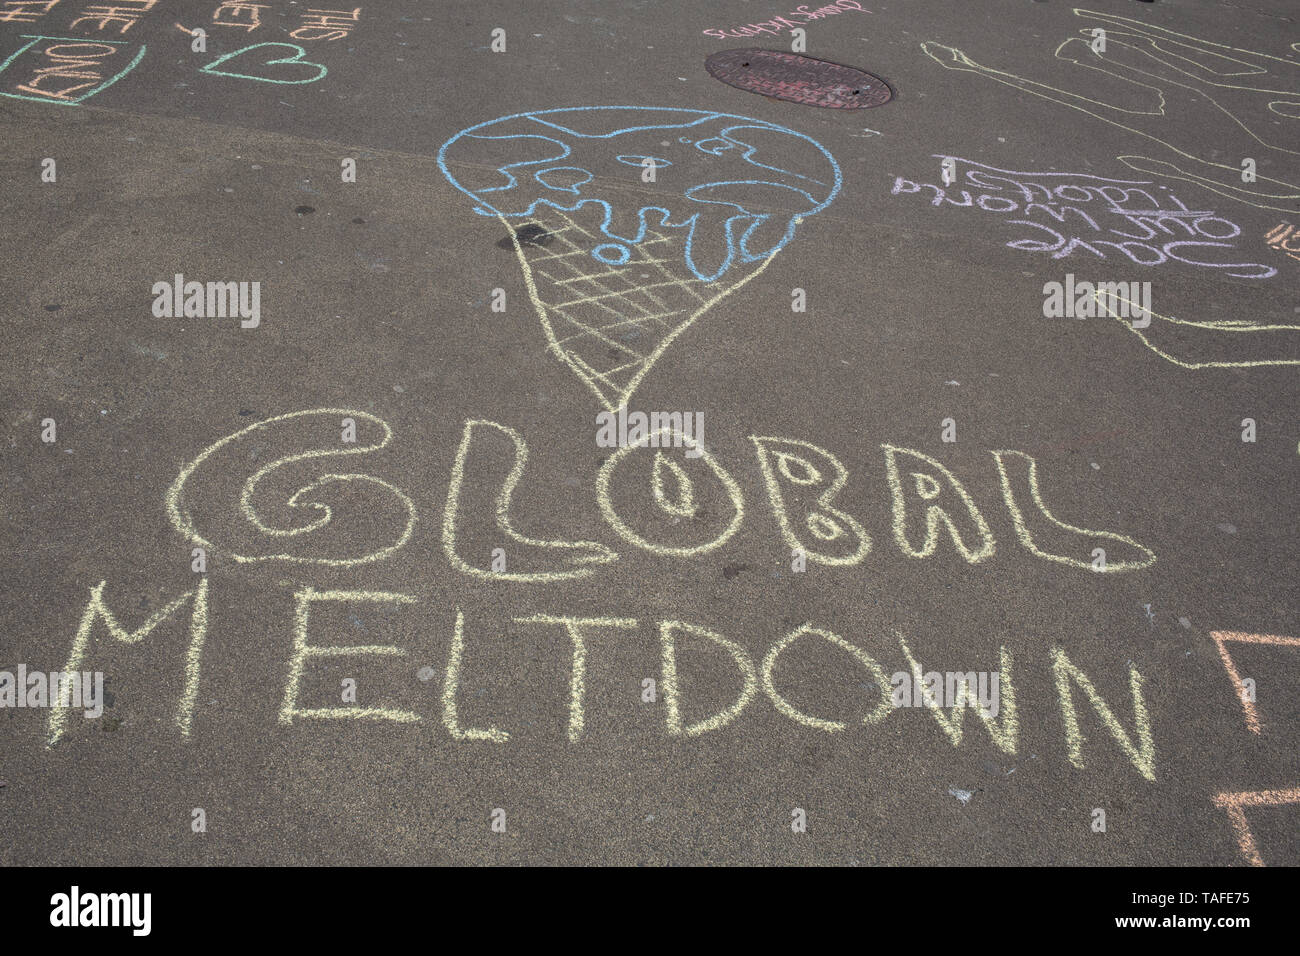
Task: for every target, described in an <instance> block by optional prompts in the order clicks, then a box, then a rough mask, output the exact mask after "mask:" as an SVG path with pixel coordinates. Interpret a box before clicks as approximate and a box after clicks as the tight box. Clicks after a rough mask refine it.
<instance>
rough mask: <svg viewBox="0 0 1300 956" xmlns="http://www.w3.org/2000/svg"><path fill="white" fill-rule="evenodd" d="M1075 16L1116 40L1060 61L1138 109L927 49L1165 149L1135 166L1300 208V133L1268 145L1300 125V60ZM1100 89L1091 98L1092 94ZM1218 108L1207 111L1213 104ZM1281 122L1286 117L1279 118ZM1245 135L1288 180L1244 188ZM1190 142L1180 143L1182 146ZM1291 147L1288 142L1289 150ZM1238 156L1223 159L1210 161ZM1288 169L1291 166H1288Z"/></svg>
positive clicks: (1131, 163) (1063, 50) (1271, 205)
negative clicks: (1112, 84) (1100, 80)
mask: <svg viewBox="0 0 1300 956" xmlns="http://www.w3.org/2000/svg"><path fill="white" fill-rule="evenodd" d="M1074 14H1075V16H1078V17H1084V18H1087V19H1091V20H1095V21H1098V22H1100V23H1102V24H1103V25H1104V29H1105V31H1106V38H1107V43H1106V45H1105V48H1104V49H1102V50H1098V49H1096V48H1094V47H1093V45H1092V44H1091V43H1090V42H1089V39H1088V38H1089V37H1091V29H1085V30H1081V31H1080V33H1081V34H1082V35H1081V36H1079V37H1071V38H1070V39H1067V40H1066V41H1064V42H1063V43H1061V44H1060V46H1058V47H1057V48H1056V52H1055V56H1056V58H1057V59H1058V60H1064V61H1067V62H1070V63H1073V64H1074V65H1075V66H1077V67H1080V68H1081V69H1085V70H1090V71H1093V72H1096V73H1101V74H1104V75H1105V76H1106V77H1109V78H1110V80H1113V81H1118V82H1119V83H1121V84H1129V86H1130V88H1131V89H1132V90H1133V92H1134V94H1135V96H1137V97H1139V98H1140V99H1139V100H1138V105H1135V106H1127V105H1120V104H1117V103H1113V102H1106V101H1104V100H1101V99H1098V98H1096V94H1094V95H1084V94H1082V93H1072V92H1069V91H1066V90H1062V89H1058V88H1056V87H1054V86H1050V85H1048V84H1046V83H1038V82H1035V81H1033V80H1029V79H1026V78H1024V77H1021V76H1018V75H1016V74H1014V73H1009V72H1006V71H1004V70H999V69H996V68H994V67H990V66H983V65H981V64H979V63H976V62H975V61H974V60H973V59H972V58H971V57H969V56H968V55H967V54H966V53H964V52H963V51H961V50H959V49H957V48H955V47H950V46H945V45H943V44H941V43H935V42H927V43H922V44H921V49H922V50H924V51H925V53H926V55H928V56H929V57H930V58H931V59H933V60H934V61H935V62H936V63H939V64H940V65H941V66H943V67H945V68H947V69H949V70H959V71H964V72H969V73H974V74H975V75H977V76H983V77H986V78H988V79H991V80H995V81H996V82H998V83H1002V84H1005V85H1007V86H1010V87H1012V88H1013V89H1016V90H1019V91H1021V92H1024V93H1032V94H1034V95H1035V96H1039V97H1042V98H1044V99H1047V100H1050V101H1052V102H1054V103H1058V104H1060V105H1062V106H1067V107H1069V108H1071V109H1073V110H1077V111H1079V112H1081V113H1085V114H1087V115H1088V116H1091V117H1093V118H1095V119H1097V120H1100V121H1102V122H1104V123H1107V124H1110V125H1111V126H1114V127H1116V128H1118V129H1121V130H1124V131H1125V132H1128V133H1132V134H1133V135H1134V136H1137V137H1140V138H1142V139H1145V140H1148V141H1151V142H1154V143H1156V144H1157V145H1158V146H1160V147H1162V148H1163V149H1164V150H1166V151H1167V153H1166V154H1165V155H1166V157H1168V156H1169V154H1173V155H1172V158H1158V157H1151V156H1144V155H1137V154H1131V155H1119V156H1117V157H1116V159H1118V160H1119V161H1120V162H1122V163H1124V164H1125V165H1126V166H1128V167H1129V168H1131V169H1134V170H1137V171H1138V172H1140V173H1145V174H1148V175H1157V176H1164V177H1168V178H1171V179H1182V180H1187V181H1190V182H1195V183H1198V184H1200V185H1202V186H1204V187H1205V188H1206V189H1209V190H1212V191H1213V192H1216V193H1218V194H1219V195H1221V196H1227V197H1228V198H1230V199H1236V200H1239V201H1241V202H1244V203H1247V204H1249V205H1252V206H1257V207H1259V208H1261V209H1278V210H1282V211H1285V212H1292V211H1294V209H1293V206H1292V205H1288V203H1294V201H1295V200H1297V199H1300V171H1297V170H1296V168H1295V164H1296V157H1300V150H1298V149H1296V148H1295V144H1296V143H1297V142H1300V139H1298V138H1297V136H1296V130H1295V128H1294V127H1292V128H1291V131H1290V133H1289V134H1287V133H1285V132H1279V133H1277V134H1276V137H1277V138H1276V140H1274V141H1272V142H1270V141H1269V139H1266V138H1265V131H1266V130H1267V131H1268V132H1269V135H1272V131H1271V129H1270V128H1269V127H1271V126H1272V125H1275V124H1279V123H1281V124H1285V123H1286V122H1287V121H1295V120H1300V84H1298V83H1297V81H1296V77H1297V73H1300V62H1297V61H1296V60H1293V59H1288V58H1286V57H1278V56H1271V55H1269V54H1265V53H1257V52H1254V51H1251V50H1243V49H1240V48H1237V47H1231V46H1227V45H1225V44H1221V43H1211V42H1209V41H1207V40H1200V39H1197V38H1196V37H1192V36H1188V35H1186V34H1182V33H1175V32H1174V31H1172V30H1167V29H1164V28H1163V27H1157V26H1153V25H1151V24H1146V23H1143V22H1142V21H1140V20H1134V19H1132V18H1129V17H1121V16H1115V15H1112V14H1105V13H1097V12H1095V11H1092V10H1085V9H1082V8H1078V7H1076V8H1075V9H1074ZM1090 92H1092V91H1090ZM1207 103H1208V104H1209V106H1210V107H1211V108H1209V109H1207V108H1206V104H1207ZM1252 107H1254V108H1257V109H1260V110H1262V111H1266V112H1261V114H1260V115H1261V118H1266V119H1267V120H1268V121H1269V126H1265V125H1264V124H1263V123H1262V122H1258V121H1257V122H1254V123H1251V122H1248V120H1247V116H1248V114H1249V112H1250V109H1251V108H1252ZM1279 117H1280V118H1281V119H1280V120H1279V119H1278V118H1279ZM1243 131H1244V132H1245V133H1246V134H1247V135H1249V136H1250V137H1251V139H1252V140H1253V141H1254V144H1255V145H1253V146H1252V147H1251V151H1252V152H1255V151H1256V147H1258V148H1259V149H1262V150H1267V153H1266V154H1265V155H1268V156H1269V157H1270V158H1271V159H1273V160H1274V162H1275V164H1276V165H1278V166H1280V167H1283V168H1287V169H1288V172H1287V173H1286V175H1287V176H1288V178H1287V179H1286V180H1283V179H1280V178H1274V177H1271V176H1265V175H1263V174H1259V175H1258V176H1257V177H1256V178H1255V180H1254V181H1253V182H1243V179H1242V175H1241V173H1242V167H1241V166H1240V165H1236V163H1237V162H1238V159H1239V157H1238V152H1237V146H1236V144H1238V143H1239V142H1240V140H1241V134H1242V132H1243ZM1179 137H1182V138H1181V139H1179V141H1178V142H1175V141H1174V140H1175V139H1176V138H1179ZM1282 144H1287V145H1282ZM1221 155H1222V156H1231V157H1238V159H1233V160H1232V161H1231V162H1227V163H1224V162H1216V161H1215V160H1213V159H1210V158H1207V157H1209V156H1221ZM1283 164H1288V166H1283Z"/></svg>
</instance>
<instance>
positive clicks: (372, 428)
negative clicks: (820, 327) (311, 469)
mask: <svg viewBox="0 0 1300 956" xmlns="http://www.w3.org/2000/svg"><path fill="white" fill-rule="evenodd" d="M344 420H351V421H352V422H354V423H359V424H360V426H361V430H362V432H363V433H364V434H365V435H366V436H372V433H373V437H368V438H367V440H366V441H361V442H357V441H354V442H352V443H350V444H349V443H346V442H340V441H339V439H338V436H339V432H338V430H337V429H338V425H339V423H340V422H341V421H344ZM392 437H393V432H392V429H391V427H389V425H388V424H387V423H386V422H384V421H383V420H382V419H380V418H377V417H376V416H374V415H370V414H368V413H365V412H360V411H351V410H348V409H338V408H317V409H309V410H306V411H301V412H291V413H289V414H286V415H279V416H276V417H274V418H269V419H266V420H265V421H261V422H257V423H255V424H253V425H249V426H247V427H246V428H243V429H241V430H240V431H238V432H235V433H234V434H232V435H228V436H226V437H225V438H222V439H220V440H219V441H217V442H214V443H213V444H212V445H209V446H208V447H207V448H206V449H204V450H203V451H202V452H201V453H200V454H199V455H198V456H197V457H196V458H195V459H193V460H192V461H190V462H189V463H187V464H186V465H185V466H184V467H183V468H182V469H181V471H180V473H179V474H178V475H177V477H176V479H175V480H174V481H173V483H172V485H171V487H170V488H169V489H168V491H167V494H166V497H165V503H166V507H167V514H168V517H169V518H170V520H171V522H172V526H173V527H174V528H175V529H176V530H177V531H178V532H180V533H181V534H182V535H183V536H184V537H185V538H186V540H187V541H189V542H191V543H192V544H196V545H199V546H202V547H204V548H206V549H208V550H209V551H210V552H212V553H217V554H225V555H228V556H229V557H230V558H231V559H232V560H234V561H235V562H237V563H252V562H258V561H290V562H296V563H301V564H316V565H322V566H334V567H347V566H351V565H359V564H370V563H374V562H377V561H382V560H385V559H386V558H389V557H391V556H393V555H394V554H396V553H397V552H398V551H400V550H401V549H402V548H403V547H404V546H405V545H406V543H407V542H408V541H409V540H410V538H411V535H412V533H413V532H414V530H415V527H416V522H417V515H416V508H415V504H414V503H413V502H412V501H411V499H410V498H409V497H407V495H406V494H405V492H403V491H402V490H401V489H400V488H398V487H397V486H396V485H394V484H392V483H391V482H389V481H386V480H385V479H382V478H378V477H375V476H373V475H366V474H356V473H343V474H340V473H334V472H330V473H327V474H323V475H319V476H316V477H314V478H310V479H308V477H307V476H306V475H304V474H303V470H302V468H301V467H300V466H302V465H303V464H305V463H314V462H316V461H318V460H320V459H326V458H330V457H332V456H339V455H359V454H370V453H373V452H377V451H380V450H381V449H384V448H386V447H388V445H389V443H390V442H391V440H392ZM750 440H751V441H752V443H753V446H754V451H755V454H756V456H757V461H758V467H759V473H760V475H761V477H762V480H763V484H764V486H765V488H766V491H767V498H768V502H769V504H770V505H771V508H772V513H773V515H774V517H775V518H776V522H777V526H778V529H779V531H780V534H781V538H782V540H783V544H784V546H785V547H786V548H790V549H795V550H798V551H800V552H802V553H804V554H805V555H806V556H807V559H808V560H809V561H811V562H813V563H816V564H823V565H827V566H830V567H837V566H839V567H844V566H853V565H858V564H860V563H861V562H862V560H863V559H864V558H865V557H866V555H867V554H868V552H869V551H870V549H871V538H870V536H869V535H868V533H867V531H866V530H865V529H864V527H863V525H862V524H861V523H860V522H859V521H858V520H857V519H856V518H854V517H853V516H852V515H849V514H848V513H846V512H845V511H843V510H841V509H839V508H836V507H835V506H834V504H833V502H834V501H835V500H836V498H837V497H838V496H839V494H840V492H841V490H842V489H843V488H844V487H845V486H846V485H847V483H848V481H849V477H850V476H849V471H848V468H847V467H845V465H844V464H843V463H842V462H841V461H840V460H839V459H838V458H837V457H836V456H835V455H834V454H832V453H831V452H830V451H828V450H826V449H824V448H821V447H819V446H818V445H815V444H813V443H812V442H808V441H802V440H800V439H794V438H782V437H777V436H758V435H754V436H750ZM275 443H284V444H289V445H295V446H299V447H305V448H306V450H303V451H298V452H295V453H293V454H285V455H281V456H279V457H275V458H272V459H271V460H270V461H269V463H267V464H264V465H262V466H261V467H259V468H258V469H257V470H256V471H254V472H253V474H252V475H250V476H249V477H247V478H246V479H244V480H243V481H242V483H238V478H239V477H240V476H241V475H242V474H243V469H244V467H245V466H244V465H242V464H241V462H242V461H246V460H247V458H246V457H245V456H249V457H256V456H257V455H259V454H260V453H261V452H262V451H264V450H265V449H266V447H267V445H270V444H275ZM652 445H653V446H654V447H652ZM880 448H881V450H882V451H883V452H884V458H885V472H886V477H887V480H888V486H889V489H890V495H891V498H892V518H893V531H894V540H895V542H896V543H897V545H898V548H899V550H900V551H901V552H902V553H903V554H905V555H907V556H908V557H911V558H919V559H923V558H930V557H932V556H934V555H936V554H938V553H939V552H940V543H941V541H942V540H943V538H944V535H942V534H941V531H940V529H941V528H946V529H947V533H948V534H947V538H948V540H949V541H950V542H951V544H952V546H953V549H954V550H955V551H956V553H958V554H959V555H960V556H961V557H962V558H963V559H964V560H965V561H967V562H968V563H970V564H976V563H979V562H981V561H983V560H985V559H987V558H990V557H992V556H993V555H994V554H995V553H996V542H995V541H994V538H993V534H992V531H991V530H990V528H989V525H988V522H987V521H986V520H985V518H984V516H983V514H982V512H981V510H980V508H979V507H978V506H977V505H976V503H975V500H974V498H973V497H972V496H971V494H970V493H969V492H968V491H967V490H966V488H965V486H964V485H963V484H962V482H961V481H959V480H958V479H957V477H956V476H955V475H953V474H952V472H950V471H949V470H948V468H947V467H945V466H944V465H943V464H942V463H941V462H939V461H938V460H936V459H934V458H932V457H931V456H929V455H927V454H925V453H923V452H920V451H917V450H915V449H909V448H902V447H899V446H896V445H891V444H887V443H886V444H882V445H881V446H880ZM990 454H991V456H992V458H993V461H994V464H995V466H996V469H997V475H998V478H999V480H1000V485H1001V488H1000V490H1001V498H1002V502H1003V504H1004V505H1005V507H1006V509H1007V511H1008V513H1009V514H1010V516H1011V518H1012V521H1013V522H1014V525H1015V528H1016V534H1017V537H1018V538H1019V540H1020V544H1021V546H1022V547H1023V548H1024V550H1025V551H1026V552H1027V553H1029V554H1030V555H1032V556H1034V557H1035V558H1039V559H1042V560H1046V561H1052V562H1055V563H1058V564H1062V565H1066V566H1068V567H1074V568H1079V569H1083V570H1090V571H1093V572H1097V573H1110V574H1114V573H1120V572H1126V571H1137V570H1141V569H1143V568H1147V567H1150V566H1151V565H1152V564H1154V563H1155V560H1156V556H1155V553H1154V552H1152V551H1151V549H1149V548H1147V547H1144V546H1143V545H1141V544H1139V543H1137V542H1136V541H1134V540H1133V539H1132V538H1129V537H1127V536H1125V535H1122V534H1119V533H1117V532H1113V531H1099V530H1091V529H1088V528H1081V527H1078V526H1076V525H1072V524H1068V523H1066V522H1064V521H1061V520H1059V519H1058V518H1056V517H1055V516H1054V515H1053V514H1052V513H1051V512H1050V511H1049V510H1048V508H1047V505H1046V504H1045V503H1044V501H1043V498H1042V495H1041V493H1040V490H1039V478H1038V464H1037V461H1036V460H1035V459H1034V458H1033V457H1032V456H1030V455H1028V454H1026V453H1025V452H1020V451H1013V450H1003V451H993V452H991V453H990ZM673 456H676V460H675V459H674V457H673ZM527 462H528V445H527V442H526V441H525V440H524V437H523V436H522V435H521V434H519V433H518V432H517V431H515V430H514V429H512V428H509V427H507V426H505V425H500V424H498V423H496V422H491V421H487V420H482V419H471V420H469V421H467V422H466V423H465V427H464V431H463V432H462V436H461V441H460V445H459V447H458V448H457V450H456V454H455V459H454V461H453V463H452V468H451V477H450V480H449V482H448V488H447V499H446V505H445V507H444V509H443V521H442V544H443V551H444V553H445V555H446V557H447V560H448V561H449V563H450V565H451V566H452V567H453V568H455V569H456V570H457V571H459V572H461V573H463V574H467V575H470V576H472V577H478V578H483V579H492V580H500V581H517V582H532V583H545V582H554V581H563V580H567V579H576V578H584V577H588V576H590V575H592V574H594V573H596V572H597V571H600V570H603V569H604V568H606V567H608V566H609V565H611V564H613V563H614V562H616V561H617V560H618V558H619V556H618V553H617V552H615V551H614V550H613V549H611V548H609V547H607V546H606V545H604V544H601V543H599V542H597V541H586V540H562V539H543V538H536V537H532V536H529V535H527V534H524V533H522V532H520V531H518V530H517V529H516V527H515V523H514V519H513V518H512V512H513V510H514V500H515V493H516V490H517V489H518V486H519V484H520V482H521V480H522V478H523V476H524V471H525V467H526V465H527ZM904 473H906V475H907V479H906V480H905V479H904ZM196 483H197V484H199V485H200V486H201V487H200V490H199V491H197V492H195V491H193V490H192V489H191V485H193V484H196ZM236 484H239V492H238V494H237V495H235V494H233V486H234V485H236ZM294 485H297V487H296V488H295V489H294V490H292V491H291V492H290V490H289V489H290V488H293V487H294ZM336 486H342V487H341V488H337V490H338V491H340V492H342V491H346V490H349V489H355V490H358V491H364V490H371V491H375V492H377V493H376V494H374V495H372V496H369V499H370V505H371V506H370V507H368V508H366V509H361V510H360V513H358V514H352V515H350V516H349V517H347V518H342V519H336V516H335V512H334V508H333V506H331V505H330V504H327V503H325V502H324V501H321V500H317V499H319V498H320V497H321V495H322V493H323V492H325V491H326V490H331V489H335V488H336ZM263 487H271V488H274V489H275V491H274V492H267V491H261V490H260V489H262V488H263ZM493 489H496V493H495V501H494V503H493V504H492V505H491V506H482V505H480V506H478V507H475V505H474V503H473V501H467V499H469V498H470V497H471V496H473V497H475V498H479V497H480V496H482V495H484V494H487V495H491V494H492V490H493ZM594 492H595V500H596V504H597V506H598V508H599V511H600V513H601V515H602V516H603V518H604V519H605V522H606V524H607V525H608V527H609V529H610V530H611V531H612V532H613V533H614V534H615V535H616V536H617V537H619V538H620V539H622V541H623V542H624V543H625V544H627V545H629V546H631V547H633V548H636V549H639V550H642V551H646V552H648V553H650V554H654V555H658V556H660V557H665V558H695V557H698V556H700V555H704V554H709V553H711V552H713V551H716V550H717V549H718V548H720V547H722V546H723V545H724V544H726V543H727V542H728V541H729V540H730V539H731V538H732V537H733V536H734V535H735V534H736V532H737V531H738V530H739V529H740V527H741V526H742V524H743V523H744V520H745V500H744V499H745V495H744V492H743V491H742V489H741V484H740V482H739V481H737V480H736V479H735V478H734V477H732V475H731V473H730V472H729V471H728V470H727V468H726V467H724V465H723V464H722V463H721V462H719V461H718V460H717V458H716V457H715V456H714V455H713V454H712V453H711V452H710V451H709V449H708V448H707V447H705V446H704V445H703V443H702V442H700V441H698V440H696V439H694V438H687V437H685V436H682V435H681V434H680V432H678V431H676V430H675V429H674V428H673V427H672V426H665V427H663V428H661V429H659V430H658V431H657V432H656V433H654V434H653V435H647V436H644V440H643V441H642V442H641V443H639V444H630V443H629V444H628V445H626V446H624V447H621V448H618V449H616V450H615V451H614V453H613V454H612V455H610V456H609V457H608V458H607V459H605V461H604V462H603V463H602V465H601V467H600V469H599V471H598V472H597V474H596V479H595V488H594ZM263 498H264V499H267V500H282V501H283V504H282V505H280V506H279V510H280V511H282V512H283V514H284V515H285V516H286V517H287V516H292V517H293V518H295V519H300V518H301V517H302V516H304V515H311V516H314V517H313V520H310V521H308V522H306V523H295V522H292V521H290V522H288V523H290V524H291V525H292V526H290V527H277V526H274V525H273V524H270V523H268V521H266V520H264V519H263V517H262V516H261V514H260V513H259V509H258V506H257V505H256V504H255V500H256V499H263ZM232 499H233V502H232ZM222 501H226V502H227V503H237V505H238V513H239V514H240V515H241V516H242V518H243V522H244V523H243V524H241V523H240V522H239V521H237V520H236V521H234V522H232V521H230V520H228V516H229V511H230V508H229V506H228V505H227V507H225V508H222V507H221V502H222ZM705 501H707V502H708V503H709V505H708V508H707V509H706V508H705V507H703V506H702V505H703V503H704V502H705ZM350 510H358V509H356V506H355V504H353V503H351V502H350ZM196 513H197V514H198V517H196ZM203 525H208V526H212V527H217V528H220V529H221V537H222V539H223V540H222V541H220V542H217V541H214V540H213V535H211V534H207V535H205V534H204V533H203V532H201V531H200V527H201V526H203ZM363 527H364V528H365V529H366V530H367V532H370V534H369V535H368V536H373V532H374V531H375V529H384V528H387V529H389V530H388V538H389V540H391V543H390V544H387V545H385V546H383V547H374V546H369V547H367V548H365V549H361V548H358V547H357V546H356V545H355V544H354V543H353V540H354V534H355V532H356V531H357V530H358V529H360V528H363ZM381 540H382V539H381ZM467 541H468V542H470V543H468V544H467V543H466V542H467ZM286 543H289V544H296V545H298V547H297V549H296V551H297V552H298V553H290V552H287V551H278V550H275V549H277V548H279V547H281V546H283V545H284V544H286ZM1099 547H1101V548H1104V549H1109V551H1110V557H1109V558H1108V559H1106V560H1104V561H1100V562H1098V561H1097V560H1096V559H1095V557H1093V556H1094V555H1095V553H1096V550H1097V549H1098V548H1099ZM497 550H501V551H504V552H506V553H508V554H509V560H508V563H507V565H506V566H504V567H497V566H496V565H495V564H494V563H493V562H491V561H490V557H491V555H492V554H493V553H494V552H495V551H497ZM308 551H311V552H313V553H304V552H308ZM322 552H323V553H322ZM782 553H783V555H784V554H785V553H788V552H786V551H785V550H784V549H783V550H782ZM467 555H468V556H467ZM472 555H478V557H477V558H474V557H472ZM1090 557H1091V558H1092V559H1091V560H1090Z"/></svg>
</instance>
